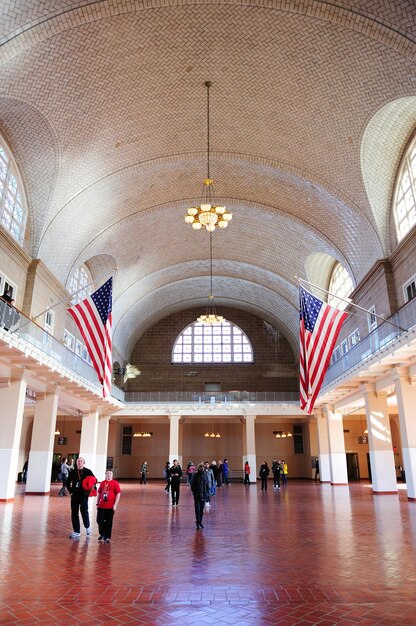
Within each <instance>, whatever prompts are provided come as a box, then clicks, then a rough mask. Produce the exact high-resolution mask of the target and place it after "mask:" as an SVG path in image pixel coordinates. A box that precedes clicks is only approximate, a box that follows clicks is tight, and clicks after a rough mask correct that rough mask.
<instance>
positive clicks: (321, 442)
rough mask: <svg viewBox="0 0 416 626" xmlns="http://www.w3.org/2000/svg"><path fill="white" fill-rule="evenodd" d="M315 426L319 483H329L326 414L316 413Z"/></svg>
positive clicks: (329, 467) (329, 469)
mask: <svg viewBox="0 0 416 626" xmlns="http://www.w3.org/2000/svg"><path fill="white" fill-rule="evenodd" d="M316 426H317V432H318V458H319V481H320V482H321V483H330V482H331V466H330V461H329V439H328V419H327V415H326V412H325V413H324V411H316ZM343 435H344V433H343Z"/></svg>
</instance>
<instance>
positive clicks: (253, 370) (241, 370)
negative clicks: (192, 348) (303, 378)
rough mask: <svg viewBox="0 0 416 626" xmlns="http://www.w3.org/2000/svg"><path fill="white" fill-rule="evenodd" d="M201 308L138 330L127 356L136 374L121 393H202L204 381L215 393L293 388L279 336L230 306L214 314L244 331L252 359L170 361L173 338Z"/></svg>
mask: <svg viewBox="0 0 416 626" xmlns="http://www.w3.org/2000/svg"><path fill="white" fill-rule="evenodd" d="M204 312H205V310H203V309H194V310H188V311H182V312H180V313H176V314H174V315H171V316H169V317H167V318H165V319H164V320H162V321H160V322H158V323H157V324H155V325H154V326H153V327H152V328H151V329H150V330H148V331H147V332H146V333H145V334H144V336H143V337H142V338H141V339H140V340H139V341H138V343H137V344H136V346H135V348H134V350H133V352H132V355H131V359H130V360H131V363H132V364H133V365H137V367H138V368H139V369H140V370H141V375H140V376H139V377H138V378H135V379H133V380H129V381H128V383H127V391H161V390H163V391H203V390H204V383H206V382H216V383H221V391H231V390H240V391H297V389H298V381H297V377H296V365H295V359H294V356H293V353H292V350H291V348H290V345H289V343H288V341H287V340H286V339H285V337H283V335H282V334H281V333H280V332H279V331H277V330H276V329H273V328H271V327H270V325H269V324H266V323H265V322H264V321H263V320H262V319H260V318H258V317H256V316H254V315H251V314H250V313H246V312H243V311H237V310H234V309H226V308H222V309H218V311H217V312H218V313H219V314H221V315H224V317H225V318H226V319H227V320H228V321H230V322H233V323H234V324H236V325H237V326H239V327H240V328H241V329H242V330H243V331H244V332H245V333H246V335H247V337H248V338H249V340H250V341H251V344H252V348H253V352H254V363H245V364H241V365H239V364H235V363H233V364H229V365H228V364H227V365H226V364H219V365H208V364H195V363H187V364H184V365H182V364H174V365H172V363H171V359H172V349H173V345H174V342H175V340H176V338H177V336H178V335H179V334H180V333H181V332H182V331H183V330H184V329H185V328H186V327H187V326H188V325H189V324H191V323H192V322H194V321H195V320H196V318H197V316H198V315H200V314H201V313H204ZM190 372H192V373H193V374H192V375H189V373H190ZM195 372H196V374H195Z"/></svg>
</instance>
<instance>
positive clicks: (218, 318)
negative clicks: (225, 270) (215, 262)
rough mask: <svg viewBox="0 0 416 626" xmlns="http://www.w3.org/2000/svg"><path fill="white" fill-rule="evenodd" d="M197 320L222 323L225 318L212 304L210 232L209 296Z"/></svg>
mask: <svg viewBox="0 0 416 626" xmlns="http://www.w3.org/2000/svg"><path fill="white" fill-rule="evenodd" d="M197 321H198V322H200V323H201V324H209V325H214V324H222V323H223V322H224V321H225V318H224V317H223V316H222V315H217V313H216V310H215V305H214V296H213V295H212V232H210V233H209V296H208V309H207V312H206V313H204V314H203V315H200V316H199V317H198V318H197Z"/></svg>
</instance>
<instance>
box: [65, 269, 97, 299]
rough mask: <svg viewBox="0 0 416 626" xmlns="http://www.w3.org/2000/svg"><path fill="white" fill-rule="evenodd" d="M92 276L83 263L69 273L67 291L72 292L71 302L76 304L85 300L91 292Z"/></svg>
mask: <svg viewBox="0 0 416 626" xmlns="http://www.w3.org/2000/svg"><path fill="white" fill-rule="evenodd" d="M91 283H92V277H91V274H90V271H89V269H88V268H87V267H86V266H85V265H81V266H80V267H78V268H77V269H76V270H74V271H73V272H72V274H71V277H70V279H69V282H68V291H69V293H73V294H74V297H73V298H72V302H73V303H74V304H76V303H77V302H81V300H85V298H87V297H88V296H89V295H91V293H92V285H91Z"/></svg>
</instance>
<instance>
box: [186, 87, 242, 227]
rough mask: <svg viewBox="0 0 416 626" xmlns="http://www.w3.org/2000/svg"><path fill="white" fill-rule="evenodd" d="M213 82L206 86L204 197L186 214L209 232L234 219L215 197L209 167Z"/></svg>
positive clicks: (188, 218)
mask: <svg viewBox="0 0 416 626" xmlns="http://www.w3.org/2000/svg"><path fill="white" fill-rule="evenodd" d="M211 84H212V83H211V82H210V81H209V80H207V81H206V83H205V87H206V88H207V177H206V178H205V180H204V186H203V189H202V199H201V203H200V205H199V206H192V207H190V208H189V209H188V213H187V214H186V215H185V222H186V223H187V224H192V228H195V230H199V229H200V228H202V227H203V226H204V227H205V228H206V229H207V231H208V232H210V233H211V232H212V231H213V230H215V227H216V226H218V228H227V226H228V222H229V221H230V220H231V219H232V217H233V214H232V213H230V212H229V211H227V209H226V208H225V206H223V205H221V204H216V202H215V199H214V186H213V185H214V181H213V180H212V178H211V176H210V168H209V148H210V145H209V88H210V87H211Z"/></svg>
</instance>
